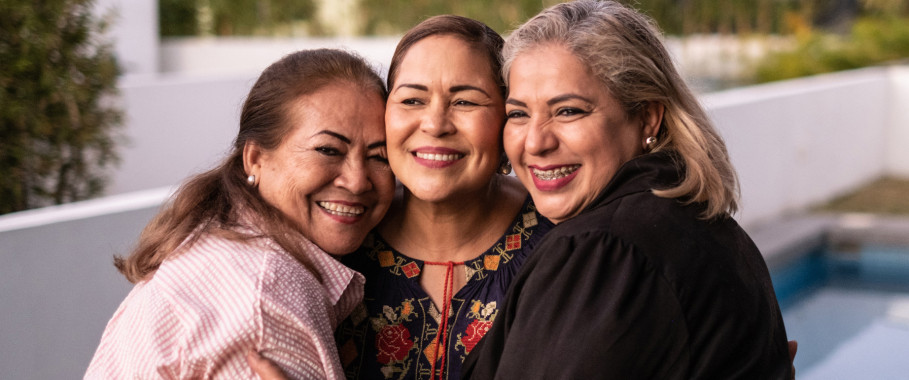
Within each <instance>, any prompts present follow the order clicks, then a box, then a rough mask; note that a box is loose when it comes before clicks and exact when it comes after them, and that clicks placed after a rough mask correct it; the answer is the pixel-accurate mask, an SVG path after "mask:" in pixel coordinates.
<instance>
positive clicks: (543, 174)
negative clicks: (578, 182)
mask: <svg viewBox="0 0 909 380" xmlns="http://www.w3.org/2000/svg"><path fill="white" fill-rule="evenodd" d="M580 167H581V165H577V164H575V165H569V166H563V167H560V168H555V169H550V170H540V169H537V168H530V170H531V172H533V176H534V177H537V178H539V179H541V180H543V181H554V180H557V179H559V178H563V177H567V176H569V175H571V173H574V172H575V171H576V170H578V169H579V168H580Z"/></svg>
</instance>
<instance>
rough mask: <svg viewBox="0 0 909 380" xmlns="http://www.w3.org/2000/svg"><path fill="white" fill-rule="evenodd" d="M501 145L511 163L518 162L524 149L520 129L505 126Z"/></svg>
mask: <svg viewBox="0 0 909 380" xmlns="http://www.w3.org/2000/svg"><path fill="white" fill-rule="evenodd" d="M502 143H503V144H504V145H505V154H506V155H508V159H509V160H511V162H512V163H515V162H518V160H519V158H520V155H521V152H522V150H523V147H524V135H523V133H521V128H519V127H516V126H509V125H508V124H506V125H505V130H504V131H503V132H502Z"/></svg>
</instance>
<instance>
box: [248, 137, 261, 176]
mask: <svg viewBox="0 0 909 380" xmlns="http://www.w3.org/2000/svg"><path fill="white" fill-rule="evenodd" d="M262 156H263V152H262V148H261V147H259V145H257V144H256V143H254V142H251V141H247V142H246V144H244V145H243V171H245V172H246V175H258V174H259V170H260V169H261V168H262Z"/></svg>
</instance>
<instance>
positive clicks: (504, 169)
mask: <svg viewBox="0 0 909 380" xmlns="http://www.w3.org/2000/svg"><path fill="white" fill-rule="evenodd" d="M499 174H501V175H509V174H511V161H508V158H504V159H503V160H502V164H500V165H499Z"/></svg>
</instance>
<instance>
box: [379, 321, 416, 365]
mask: <svg viewBox="0 0 909 380" xmlns="http://www.w3.org/2000/svg"><path fill="white" fill-rule="evenodd" d="M411 347H413V341H412V340H410V331H407V329H406V328H404V326H401V325H386V326H385V327H383V328H382V330H381V331H379V333H378V334H377V335H376V348H378V349H379V354H378V355H377V358H378V360H379V363H382V364H389V363H391V362H397V361H401V360H403V359H404V358H405V357H407V352H408V351H410V348H411Z"/></svg>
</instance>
